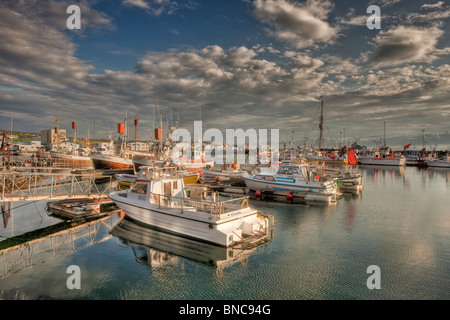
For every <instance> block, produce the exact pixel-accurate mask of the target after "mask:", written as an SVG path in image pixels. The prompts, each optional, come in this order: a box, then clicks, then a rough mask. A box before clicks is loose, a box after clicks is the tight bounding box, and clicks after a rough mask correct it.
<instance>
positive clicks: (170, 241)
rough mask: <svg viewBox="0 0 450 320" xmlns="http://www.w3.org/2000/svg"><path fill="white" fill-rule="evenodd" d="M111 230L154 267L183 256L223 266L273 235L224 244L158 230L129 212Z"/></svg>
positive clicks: (138, 260) (172, 261) (243, 259)
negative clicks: (253, 241)
mask: <svg viewBox="0 0 450 320" xmlns="http://www.w3.org/2000/svg"><path fill="white" fill-rule="evenodd" d="M110 234H111V235H113V236H115V237H118V238H119V239H121V240H122V241H123V242H124V243H125V244H127V245H128V246H129V247H130V248H131V249H132V250H133V252H134V254H135V256H136V261H137V262H139V263H143V264H147V265H149V266H150V267H157V266H161V265H162V264H173V263H174V262H176V261H177V260H178V258H179V257H181V258H187V259H189V260H193V261H196V262H201V263H203V264H206V265H209V266H213V267H216V268H218V269H221V270H222V269H224V268H226V267H228V266H230V265H233V264H235V263H237V262H243V261H245V259H246V258H247V257H248V256H249V255H250V254H251V253H252V252H254V251H256V250H257V249H258V248H260V247H262V246H265V245H266V244H268V243H269V242H270V241H272V239H273V233H272V230H271V234H270V236H268V237H266V238H264V239H262V240H261V241H259V242H257V243H253V244H251V245H249V244H242V245H236V246H233V247H222V246H217V245H214V244H209V243H206V242H203V241H198V240H194V239H189V238H186V237H182V236H179V235H175V234H171V233H168V232H165V231H162V230H157V229H154V228H152V227H150V226H147V225H143V224H142V223H139V222H138V221H135V220H132V219H130V218H129V217H127V216H125V217H124V218H122V219H121V220H120V221H119V222H118V223H117V224H116V225H115V226H114V227H113V228H112V229H111V230H110Z"/></svg>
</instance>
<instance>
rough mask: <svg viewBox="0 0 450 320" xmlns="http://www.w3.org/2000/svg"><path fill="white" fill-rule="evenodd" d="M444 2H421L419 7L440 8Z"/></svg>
mask: <svg viewBox="0 0 450 320" xmlns="http://www.w3.org/2000/svg"><path fill="white" fill-rule="evenodd" d="M443 4H444V1H439V2H436V3H430V4H423V5H422V6H421V7H420V9H440V8H442V5H443Z"/></svg>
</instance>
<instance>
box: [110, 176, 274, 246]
mask: <svg viewBox="0 0 450 320" xmlns="http://www.w3.org/2000/svg"><path fill="white" fill-rule="evenodd" d="M190 192H191V195H192V196H190V197H188V196H187V194H186V190H185V188H184V183H183V179H181V178H165V179H158V180H136V184H135V185H134V186H133V187H132V188H130V189H127V190H124V191H117V192H113V193H111V194H110V195H109V197H110V198H111V199H112V200H113V201H114V203H116V205H117V206H118V207H119V208H121V209H122V210H123V211H124V213H125V214H126V215H127V216H128V217H130V218H131V219H134V220H137V221H139V222H141V223H144V224H146V225H149V226H152V227H155V228H159V229H162V230H165V231H167V232H171V233H174V234H179V235H182V236H185V237H188V238H193V239H197V240H201V241H205V242H207V243H213V244H216V245H220V246H223V247H229V246H233V245H235V244H239V243H242V242H246V241H248V240H249V239H255V238H256V239H257V238H258V237H265V236H267V230H268V228H269V225H270V221H269V220H270V219H269V218H267V217H265V216H263V215H262V214H261V213H260V212H258V211H257V210H255V209H252V208H250V207H249V206H248V197H242V198H237V199H229V200H227V201H218V199H217V198H216V197H215V195H216V194H213V195H214V196H213V197H211V198H210V199H209V200H207V199H206V196H205V194H204V193H203V192H195V188H194V189H191V190H190Z"/></svg>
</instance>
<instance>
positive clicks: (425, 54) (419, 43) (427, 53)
mask: <svg viewBox="0 0 450 320" xmlns="http://www.w3.org/2000/svg"><path fill="white" fill-rule="evenodd" d="M442 35H443V31H442V30H441V29H439V28H438V27H430V28H420V27H405V26H397V27H393V28H391V29H389V30H387V31H381V32H380V33H379V35H378V36H377V37H376V39H375V45H376V48H375V53H374V56H373V58H372V63H374V64H375V65H377V66H390V65H398V64H403V63H409V62H431V61H433V60H435V59H437V55H440V54H445V53H446V50H437V49H436V45H437V43H438V39H439V38H440V37H441V36H442Z"/></svg>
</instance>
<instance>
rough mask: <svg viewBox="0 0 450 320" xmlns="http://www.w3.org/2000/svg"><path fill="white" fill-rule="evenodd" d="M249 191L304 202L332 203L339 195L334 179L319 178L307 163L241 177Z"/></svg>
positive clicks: (282, 166) (283, 166) (284, 166)
mask: <svg viewBox="0 0 450 320" xmlns="http://www.w3.org/2000/svg"><path fill="white" fill-rule="evenodd" d="M242 178H243V179H244V182H245V184H246V185H247V188H248V189H249V190H253V191H259V192H265V193H271V194H275V195H288V194H291V195H292V196H293V197H301V198H305V200H314V201H326V202H334V201H336V200H337V196H338V195H339V194H340V192H339V188H338V186H337V183H336V181H335V180H334V179H331V178H327V177H324V176H320V175H319V174H315V173H314V172H313V171H312V170H311V166H310V165H309V164H308V163H302V164H299V165H281V166H280V168H279V170H278V171H277V172H276V173H270V171H267V172H265V173H256V174H254V175H251V176H243V177H242Z"/></svg>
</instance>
